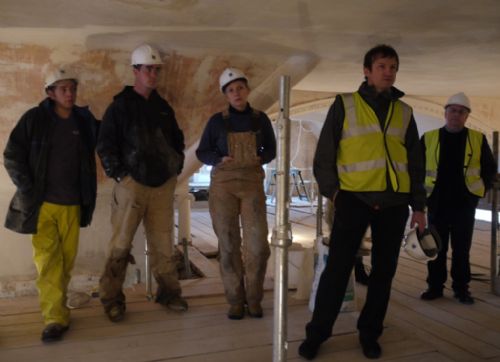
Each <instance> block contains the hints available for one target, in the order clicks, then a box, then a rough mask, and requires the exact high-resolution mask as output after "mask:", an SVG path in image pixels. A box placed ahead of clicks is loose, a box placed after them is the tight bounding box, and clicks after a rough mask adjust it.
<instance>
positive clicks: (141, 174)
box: [97, 86, 184, 187]
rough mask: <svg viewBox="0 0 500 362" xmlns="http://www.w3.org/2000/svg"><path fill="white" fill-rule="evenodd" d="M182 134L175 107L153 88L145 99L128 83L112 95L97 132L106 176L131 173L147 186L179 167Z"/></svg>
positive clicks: (164, 178) (162, 178)
mask: <svg viewBox="0 0 500 362" xmlns="http://www.w3.org/2000/svg"><path fill="white" fill-rule="evenodd" d="M183 151H184V135H183V133H182V131H181V130H180V129H179V126H178V124H177V120H176V119H175V114H174V110H173V109H172V107H170V105H169V104H168V103H167V101H166V100H164V99H163V98H161V97H160V95H159V94H158V93H157V92H156V91H153V92H152V93H151V94H150V96H149V98H148V99H145V98H144V97H143V96H141V95H140V94H138V93H137V92H136V91H135V90H134V88H133V87H131V86H127V87H125V88H124V89H123V91H122V92H120V93H119V94H117V95H116V96H115V97H114V100H113V102H112V103H111V104H110V106H109V107H108V109H107V110H106V113H105V114H104V118H103V122H102V125H101V129H100V132H99V140H98V142H97V153H98V154H99V157H100V158H101V162H102V165H103V167H104V171H105V172H106V175H108V176H109V177H112V178H114V179H119V178H123V177H124V176H126V175H130V176H131V177H132V178H133V179H134V180H135V181H137V182H139V183H141V184H143V185H146V186H150V187H158V186H160V185H162V184H164V183H165V182H166V181H167V180H168V179H169V178H171V177H172V176H176V175H177V174H179V173H180V172H181V170H182V166H183V164H184V153H183Z"/></svg>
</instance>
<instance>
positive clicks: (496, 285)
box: [490, 131, 500, 295]
mask: <svg viewBox="0 0 500 362" xmlns="http://www.w3.org/2000/svg"><path fill="white" fill-rule="evenodd" d="M493 156H494V157H495V163H496V164H497V165H498V131H494V132H493ZM498 187H499V185H498V181H497V180H496V179H495V181H494V182H493V187H492V188H491V263H490V264H491V268H490V280H491V292H492V293H493V294H496V295H500V276H499V272H498V267H499V265H498V264H499V259H500V256H499V253H498V245H497V230H498V203H497V196H498Z"/></svg>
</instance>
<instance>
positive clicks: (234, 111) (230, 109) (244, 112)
mask: <svg viewBox="0 0 500 362" xmlns="http://www.w3.org/2000/svg"><path fill="white" fill-rule="evenodd" d="M229 112H230V113H235V114H248V113H251V112H252V107H251V106H250V103H248V102H247V106H246V108H245V109H244V110H242V111H238V110H237V109H236V108H234V107H233V106H232V105H229Z"/></svg>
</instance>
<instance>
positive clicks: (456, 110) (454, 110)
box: [446, 106, 469, 116]
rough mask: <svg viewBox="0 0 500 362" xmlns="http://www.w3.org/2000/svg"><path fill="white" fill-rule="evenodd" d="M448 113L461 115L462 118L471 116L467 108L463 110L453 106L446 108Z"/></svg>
mask: <svg viewBox="0 0 500 362" xmlns="http://www.w3.org/2000/svg"><path fill="white" fill-rule="evenodd" d="M446 111H447V112H449V113H456V114H459V115H461V116H464V115H466V114H469V111H468V110H467V109H466V108H463V107H453V106H451V107H448V108H446Z"/></svg>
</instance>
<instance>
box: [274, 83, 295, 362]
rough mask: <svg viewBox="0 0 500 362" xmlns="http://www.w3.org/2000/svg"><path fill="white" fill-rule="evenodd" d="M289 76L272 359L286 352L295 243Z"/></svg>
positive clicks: (283, 88)
mask: <svg viewBox="0 0 500 362" xmlns="http://www.w3.org/2000/svg"><path fill="white" fill-rule="evenodd" d="M289 108H290V77H289V76H286V75H285V76H281V81H280V114H279V119H278V126H277V128H278V132H277V136H278V137H277V138H278V140H277V141H278V158H277V161H276V191H277V192H276V216H275V227H274V230H273V237H272V241H271V245H272V246H273V247H274V258H275V259H274V329H273V361H274V362H284V361H286V355H287V349H288V344H287V311H288V308H287V293H288V247H289V246H290V244H291V243H292V230H291V227H290V222H289V207H290V192H289V187H290V181H289V179H290V119H289Z"/></svg>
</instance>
